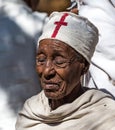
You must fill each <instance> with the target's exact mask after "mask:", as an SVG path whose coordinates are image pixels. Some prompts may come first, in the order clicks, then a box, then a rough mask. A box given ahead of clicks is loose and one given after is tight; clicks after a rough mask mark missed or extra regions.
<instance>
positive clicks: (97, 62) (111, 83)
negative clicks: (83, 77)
mask: <svg viewBox="0 0 115 130" xmlns="http://www.w3.org/2000/svg"><path fill="white" fill-rule="evenodd" d="M81 1H82V5H81V7H80V10H79V14H80V15H81V16H85V17H87V18H88V19H89V20H90V21H91V22H92V23H94V25H96V26H97V28H98V30H99V36H100V37H99V42H98V44H97V47H96V51H95V53H94V56H93V58H92V64H91V66H90V69H89V71H90V75H91V77H90V79H89V87H97V88H99V89H105V90H106V91H108V92H110V93H111V94H113V95H114V96H115V0H100V1H98V0H81ZM92 81H93V82H92ZM92 83H93V84H92Z"/></svg>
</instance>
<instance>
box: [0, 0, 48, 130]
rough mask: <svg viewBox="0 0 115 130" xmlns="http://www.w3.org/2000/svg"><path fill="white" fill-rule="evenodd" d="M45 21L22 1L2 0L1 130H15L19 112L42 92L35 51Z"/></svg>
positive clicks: (43, 17) (0, 25) (0, 52)
mask: <svg viewBox="0 0 115 130" xmlns="http://www.w3.org/2000/svg"><path fill="white" fill-rule="evenodd" d="M45 18H46V14H43V13H42V14H40V13H36V12H35V13H32V10H31V9H30V8H29V7H28V6H27V5H25V4H24V2H23V1H21V0H0V130H15V122H16V117H17V113H18V111H19V110H20V109H21V108H22V105H23V103H24V102H25V100H26V99H27V98H29V97H31V96H33V95H35V94H36V93H38V92H39V90H40V88H39V83H38V79H37V74H36V71H35V53H36V52H35V47H36V40H37V38H38V37H39V35H40V34H41V32H42V27H43V25H44V21H45Z"/></svg>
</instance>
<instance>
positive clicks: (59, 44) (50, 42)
mask: <svg viewBox="0 0 115 130" xmlns="http://www.w3.org/2000/svg"><path fill="white" fill-rule="evenodd" d="M41 49H42V50H47V51H49V52H50V51H51V50H53V51H55V52H57V53H60V52H61V53H65V54H67V55H72V56H73V55H80V54H79V53H78V52H77V51H76V50H75V49H74V48H72V47H71V46H69V45H68V44H66V43H64V42H63V41H60V40H57V39H50V38H48V39H43V40H41V41H40V43H39V46H38V51H40V50H41Z"/></svg>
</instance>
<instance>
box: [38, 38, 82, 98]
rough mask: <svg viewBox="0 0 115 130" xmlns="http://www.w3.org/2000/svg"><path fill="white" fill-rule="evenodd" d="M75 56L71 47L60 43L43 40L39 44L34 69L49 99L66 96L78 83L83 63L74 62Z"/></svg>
mask: <svg viewBox="0 0 115 130" xmlns="http://www.w3.org/2000/svg"><path fill="white" fill-rule="evenodd" d="M75 54H76V52H75V51H74V50H73V49H72V48H71V47H69V46H68V45H66V44H65V43H63V42H61V41H58V40H52V39H45V40H42V41H41V42H40V44H39V48H38V52H37V56H36V69H37V72H38V74H39V78H40V82H41V86H42V88H43V90H44V92H45V95H46V96H47V97H48V98H49V99H61V98H63V97H65V96H67V95H68V94H70V93H71V92H72V90H73V89H74V88H75V87H76V86H77V85H78V83H79V82H80V77H81V73H82V69H83V63H80V62H78V61H76V57H75ZM70 61H71V62H70Z"/></svg>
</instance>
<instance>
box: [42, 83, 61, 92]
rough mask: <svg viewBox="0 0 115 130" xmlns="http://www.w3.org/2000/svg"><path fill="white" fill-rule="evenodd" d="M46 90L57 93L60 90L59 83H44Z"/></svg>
mask: <svg viewBox="0 0 115 130" xmlns="http://www.w3.org/2000/svg"><path fill="white" fill-rule="evenodd" d="M42 85H43V88H44V90H51V91H56V90H58V89H59V83H53V82H42Z"/></svg>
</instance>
